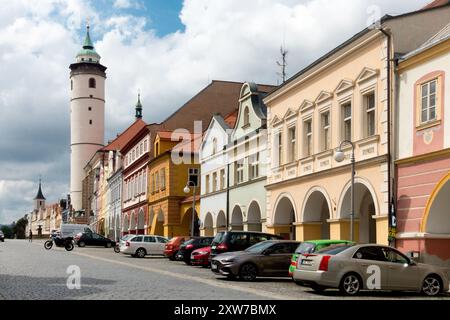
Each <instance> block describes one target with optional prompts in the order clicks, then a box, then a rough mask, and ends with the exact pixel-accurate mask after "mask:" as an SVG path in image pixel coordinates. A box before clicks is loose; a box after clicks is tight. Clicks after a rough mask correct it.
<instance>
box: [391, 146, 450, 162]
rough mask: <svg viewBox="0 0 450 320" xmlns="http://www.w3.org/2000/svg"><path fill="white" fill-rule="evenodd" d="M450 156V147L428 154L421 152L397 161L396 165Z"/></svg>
mask: <svg viewBox="0 0 450 320" xmlns="http://www.w3.org/2000/svg"><path fill="white" fill-rule="evenodd" d="M448 156H450V148H447V149H443V150H439V151H435V152H430V153H426V154H421V155H417V156H412V157H408V158H403V159H399V160H396V161H395V164H396V165H407V164H414V163H416V162H425V161H430V160H434V159H439V158H444V157H448Z"/></svg>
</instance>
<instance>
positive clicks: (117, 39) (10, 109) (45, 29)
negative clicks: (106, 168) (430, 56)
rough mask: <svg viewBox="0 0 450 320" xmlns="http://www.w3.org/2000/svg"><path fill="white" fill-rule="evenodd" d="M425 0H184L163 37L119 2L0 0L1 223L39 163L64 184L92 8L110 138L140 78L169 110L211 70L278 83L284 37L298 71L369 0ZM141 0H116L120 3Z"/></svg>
mask: <svg viewBox="0 0 450 320" xmlns="http://www.w3.org/2000/svg"><path fill="white" fill-rule="evenodd" d="M427 2H428V0H402V1H390V0H304V1H294V0H278V1H274V0H253V1H241V0H222V1H209V0H186V1H185V2H184V4H183V9H182V11H181V13H180V19H181V21H182V23H183V24H184V25H185V30H184V31H182V32H181V31H178V32H174V33H172V34H169V35H166V36H164V37H158V36H156V33H155V31H154V30H149V29H148V24H149V20H148V19H145V18H142V17H137V16H133V15H130V14H129V13H127V14H122V13H121V11H120V10H116V11H115V13H114V14H113V15H109V16H105V14H104V13H103V12H96V11H95V10H94V8H93V0H39V1H34V0H14V1H9V0H0V3H1V6H2V10H0V74H1V75H2V77H0V114H1V117H0V136H2V140H0V168H2V169H1V170H0V184H1V186H2V189H0V190H1V191H0V201H1V203H2V206H1V207H0V223H2V222H9V220H12V219H13V218H14V217H16V216H19V217H20V216H21V215H22V214H23V210H22V209H23V208H27V206H28V207H29V206H30V204H29V203H28V200H29V197H30V196H29V195H30V193H31V191H33V192H35V191H34V189H35V187H36V180H37V176H38V175H39V174H42V175H43V177H44V179H45V181H48V184H49V191H47V194H46V196H47V198H48V199H49V200H53V201H56V200H57V198H58V197H59V196H60V195H61V194H65V193H66V192H67V185H68V181H67V179H68V176H69V163H68V159H69V155H68V152H69V147H68V144H69V127H68V126H69V81H68V77H69V69H68V66H69V64H70V63H71V62H73V61H74V58H75V55H76V53H77V51H78V50H79V48H80V46H81V43H82V40H83V39H81V37H80V33H79V31H80V29H82V28H83V25H84V24H85V21H86V17H90V20H91V26H92V35H93V37H94V39H98V41H97V42H96V43H95V45H96V49H97V51H98V52H99V53H100V55H101V56H102V63H103V64H105V65H106V66H107V67H108V70H107V74H108V79H107V82H106V101H107V105H106V110H107V111H106V112H107V113H106V124H107V133H106V137H107V138H113V137H114V136H115V134H116V133H117V132H120V131H122V130H123V129H125V128H126V127H127V126H128V125H129V124H130V123H131V121H132V120H133V115H134V105H135V102H136V95H137V91H138V89H141V92H142V101H143V104H144V119H145V120H146V121H147V122H157V121H161V120H163V119H164V118H166V117H167V116H168V115H169V114H170V113H171V112H172V111H174V110H175V109H177V108H178V107H179V106H180V105H181V104H182V103H184V102H185V101H186V100H187V99H188V98H190V97H191V96H192V95H193V94H195V93H196V92H197V91H199V90H200V89H201V88H202V87H204V86H206V85H207V84H208V83H209V81H210V80H212V79H223V80H236V81H256V82H259V83H272V84H276V82H277V74H276V73H277V71H279V70H278V67H277V66H276V63H275V62H276V60H279V47H280V45H281V44H283V43H285V45H286V47H287V49H288V51H289V54H288V74H289V75H291V76H292V75H293V74H295V73H296V72H297V71H298V70H299V69H300V68H301V67H303V66H305V65H306V64H307V63H310V62H312V61H313V60H314V59H316V58H318V57H319V56H320V55H322V54H323V53H325V52H326V51H328V50H331V49H332V48H334V47H335V46H337V45H338V44H339V43H340V42H342V41H344V40H346V39H347V38H349V37H350V36H352V35H353V34H355V33H357V32H359V31H360V30H361V29H362V28H364V27H365V26H366V22H367V20H368V19H369V17H370V14H371V12H368V11H367V9H368V8H369V7H370V6H371V5H373V4H375V5H377V6H379V8H380V12H382V13H383V14H384V13H393V14H398V13H403V12H406V11H410V10H413V9H417V8H420V7H421V6H423V5H424V4H425V3H427ZM141 4H142V3H141V2H140V1H123V0H122V1H120V0H118V1H116V2H114V6H115V7H116V8H119V7H120V8H129V7H133V6H134V5H141ZM15 181H16V182H17V181H20V183H19V182H18V183H17V184H15ZM52 186H59V188H60V189H57V188H56V187H52ZM9 188H12V190H13V191H12V192H10V191H5V190H6V189H9ZM17 195H20V196H21V197H22V198H20V197H19V198H17ZM10 197H11V198H10ZM19 201H21V203H22V205H21V206H19V205H17V203H18V202H19ZM13 203H14V205H12V204H13Z"/></svg>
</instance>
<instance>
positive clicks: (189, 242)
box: [183, 239, 195, 247]
mask: <svg viewBox="0 0 450 320" xmlns="http://www.w3.org/2000/svg"><path fill="white" fill-rule="evenodd" d="M194 242H195V239H191V240H188V241H186V242H184V243H183V246H184V247H185V246H187V245H188V244H192V243H194Z"/></svg>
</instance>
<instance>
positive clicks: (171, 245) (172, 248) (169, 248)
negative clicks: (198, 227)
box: [164, 236, 190, 261]
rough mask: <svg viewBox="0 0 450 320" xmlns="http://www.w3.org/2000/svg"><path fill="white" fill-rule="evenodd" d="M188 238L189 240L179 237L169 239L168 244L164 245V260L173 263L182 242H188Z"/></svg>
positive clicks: (186, 237)
mask: <svg viewBox="0 0 450 320" xmlns="http://www.w3.org/2000/svg"><path fill="white" fill-rule="evenodd" d="M189 238H190V237H189V236H179V237H173V238H172V239H170V240H169V242H167V243H166V248H165V249H164V256H165V257H166V258H169V260H171V261H174V260H175V257H176V255H177V253H178V250H180V246H181V245H182V244H183V242H185V241H186V240H189Z"/></svg>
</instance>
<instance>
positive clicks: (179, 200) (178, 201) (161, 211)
mask: <svg viewBox="0 0 450 320" xmlns="http://www.w3.org/2000/svg"><path fill="white" fill-rule="evenodd" d="M172 134H173V133H172V132H169V131H161V132H158V133H157V135H156V137H155V142H154V153H155V154H154V158H153V159H152V160H150V162H149V192H148V194H149V198H148V205H149V210H148V212H149V221H150V225H149V227H148V233H149V234H157V235H163V236H166V237H174V236H186V235H190V234H191V228H192V200H193V198H192V193H190V194H189V195H190V196H189V195H187V194H186V193H184V188H185V186H186V184H187V181H188V178H189V173H190V172H191V173H192V172H197V174H198V171H199V164H198V161H196V162H194V157H193V153H190V152H184V153H183V154H182V155H181V158H182V161H181V159H180V158H178V156H180V153H179V152H177V151H175V150H176V148H178V145H180V144H181V145H183V144H184V143H183V142H180V141H181V140H178V139H177V138H174V139H173V140H174V141H172ZM174 137H175V135H174ZM190 138H191V135H189V139H190ZM189 145H190V143H189ZM192 190H193V189H192V188H191V192H193V191H192ZM199 193H200V190H199V188H197V190H196V200H198V201H196V206H195V207H196V210H195V216H194V218H195V221H196V224H197V225H196V228H197V229H198V228H199V226H198V212H199V208H200V201H199V197H198V195H199ZM197 233H198V230H197Z"/></svg>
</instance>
